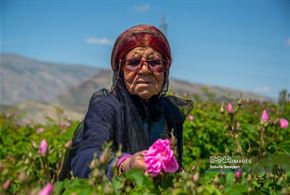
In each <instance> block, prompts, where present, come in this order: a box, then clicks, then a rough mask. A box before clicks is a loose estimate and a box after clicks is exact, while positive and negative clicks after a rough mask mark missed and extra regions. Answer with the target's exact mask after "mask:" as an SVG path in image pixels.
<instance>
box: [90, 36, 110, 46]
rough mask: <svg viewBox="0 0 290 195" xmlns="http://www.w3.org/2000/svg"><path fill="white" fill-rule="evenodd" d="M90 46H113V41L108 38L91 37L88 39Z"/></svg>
mask: <svg viewBox="0 0 290 195" xmlns="http://www.w3.org/2000/svg"><path fill="white" fill-rule="evenodd" d="M86 42H87V43H88V44H92V45H112V44H113V41H112V40H111V39H108V38H104V37H103V38H97V37H89V38H87V39H86Z"/></svg>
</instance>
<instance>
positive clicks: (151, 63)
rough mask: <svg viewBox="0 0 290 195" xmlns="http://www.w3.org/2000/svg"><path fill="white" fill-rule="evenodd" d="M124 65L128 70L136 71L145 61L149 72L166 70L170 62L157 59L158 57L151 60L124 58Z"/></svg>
mask: <svg viewBox="0 0 290 195" xmlns="http://www.w3.org/2000/svg"><path fill="white" fill-rule="evenodd" d="M122 61H125V64H124V67H125V68H126V69H127V70H129V71H134V72H138V71H139V70H141V68H142V66H143V64H144V63H145V62H146V64H147V65H148V69H149V70H150V71H151V72H166V71H167V70H168V68H169V65H170V62H169V61H167V60H159V59H152V60H142V59H138V58H132V59H125V60H122Z"/></svg>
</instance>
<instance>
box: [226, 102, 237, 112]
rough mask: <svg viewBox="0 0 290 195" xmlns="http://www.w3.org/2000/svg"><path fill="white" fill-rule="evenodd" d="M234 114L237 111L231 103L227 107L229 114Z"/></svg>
mask: <svg viewBox="0 0 290 195" xmlns="http://www.w3.org/2000/svg"><path fill="white" fill-rule="evenodd" d="M234 112H235V110H234V108H233V105H232V104H231V103H229V104H228V105H227V113H234Z"/></svg>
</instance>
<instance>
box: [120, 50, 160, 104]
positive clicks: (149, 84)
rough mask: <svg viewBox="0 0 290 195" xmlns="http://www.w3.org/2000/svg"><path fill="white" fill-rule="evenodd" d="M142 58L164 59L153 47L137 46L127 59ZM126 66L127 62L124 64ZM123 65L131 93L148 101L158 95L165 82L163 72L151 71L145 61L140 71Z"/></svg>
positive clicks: (127, 85)
mask: <svg viewBox="0 0 290 195" xmlns="http://www.w3.org/2000/svg"><path fill="white" fill-rule="evenodd" d="M132 58H141V59H142V60H152V59H158V60H162V55H161V54H160V53H159V52H158V51H156V50H154V49H153V48H151V47H136V48H134V49H132V50H131V51H129V52H128V54H127V55H126V59H132ZM124 66H126V64H125V65H124ZM124 66H123V69H122V70H123V74H124V81H125V85H126V88H127V90H128V91H129V93H130V94H131V95H137V96H139V97H140V98H141V99H143V100H145V101H147V100H149V99H150V98H151V97H152V96H154V95H158V94H159V93H160V91H161V88H162V85H163V82H164V73H163V72H151V71H150V70H149V69H148V64H147V63H146V62H144V63H143V66H142V68H141V69H140V70H139V71H138V72H134V71H129V70H126V68H124Z"/></svg>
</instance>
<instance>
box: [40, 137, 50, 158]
mask: <svg viewBox="0 0 290 195" xmlns="http://www.w3.org/2000/svg"><path fill="white" fill-rule="evenodd" d="M47 150H48V144H47V143H46V141H45V139H43V140H42V141H41V143H40V145H39V149H38V153H39V154H40V156H45V154H46V153H47Z"/></svg>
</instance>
